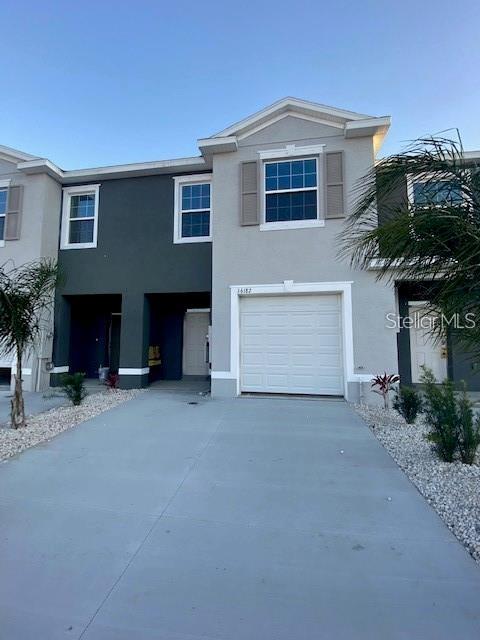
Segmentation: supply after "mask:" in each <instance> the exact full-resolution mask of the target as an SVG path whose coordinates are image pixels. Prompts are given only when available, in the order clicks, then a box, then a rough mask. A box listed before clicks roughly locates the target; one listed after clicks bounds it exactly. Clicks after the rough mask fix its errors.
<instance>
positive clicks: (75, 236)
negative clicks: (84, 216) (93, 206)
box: [68, 220, 93, 244]
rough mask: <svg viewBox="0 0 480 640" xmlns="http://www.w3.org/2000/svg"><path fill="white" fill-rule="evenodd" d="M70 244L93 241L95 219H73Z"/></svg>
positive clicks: (69, 238)
mask: <svg viewBox="0 0 480 640" xmlns="http://www.w3.org/2000/svg"><path fill="white" fill-rule="evenodd" d="M68 242H69V244H79V243H84V242H93V220H71V221H70V233H69V237H68Z"/></svg>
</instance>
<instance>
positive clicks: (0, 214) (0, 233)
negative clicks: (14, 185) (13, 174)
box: [0, 188, 8, 242]
mask: <svg viewBox="0 0 480 640" xmlns="http://www.w3.org/2000/svg"><path fill="white" fill-rule="evenodd" d="M7 195H8V189H7V188H5V189H3V188H2V189H0V242H1V241H3V239H4V237H5V216H6V215H7Z"/></svg>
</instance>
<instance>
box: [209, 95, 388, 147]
mask: <svg viewBox="0 0 480 640" xmlns="http://www.w3.org/2000/svg"><path fill="white" fill-rule="evenodd" d="M287 116H294V117H298V118H303V119H306V120H311V121H313V122H318V123H322V124H326V125H329V126H332V127H335V128H337V129H339V130H340V132H342V133H343V134H344V135H345V137H346V138H352V137H360V136H367V135H372V136H380V138H381V140H383V138H384V137H385V135H386V133H387V131H388V128H389V126H390V117H389V116H382V117H376V116H370V115H366V114H364V113H355V112H354V111H347V110H346V109H337V108H336V107H329V106H327V105H324V104H319V103H316V102H309V101H308V100H301V99H299V98H293V97H286V98H282V99H281V100H277V102H274V103H273V104H271V105H270V106H268V107H265V109H261V110H260V111H257V112H256V113H254V114H252V115H251V116H248V117H247V118H244V119H243V120H240V121H239V122H236V123H234V124H232V125H230V126H229V127H227V128H226V129H223V130H222V131H219V132H218V133H214V134H213V135H211V136H209V137H208V138H201V139H200V140H199V141H198V146H199V147H200V150H201V151H202V153H203V154H205V153H215V152H220V151H234V150H235V149H236V148H237V141H238V140H242V139H243V138H246V137H248V136H250V135H252V134H253V133H256V132H257V131H260V130H261V129H263V128H264V127H267V126H269V125H270V124H273V123H274V122H277V121H278V120H280V119H282V118H285V117H287ZM381 140H378V141H377V142H381Z"/></svg>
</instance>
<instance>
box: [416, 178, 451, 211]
mask: <svg viewBox="0 0 480 640" xmlns="http://www.w3.org/2000/svg"><path fill="white" fill-rule="evenodd" d="M411 183H412V186H411V199H412V200H413V204H415V205H416V206H419V207H426V206H432V205H433V206H435V205H437V206H442V205H450V206H452V205H453V206H455V205H457V204H461V203H462V202H463V194H462V190H461V188H460V186H459V185H458V184H456V183H455V182H454V181H452V180H435V179H431V180H419V181H416V180H415V179H412V180H411Z"/></svg>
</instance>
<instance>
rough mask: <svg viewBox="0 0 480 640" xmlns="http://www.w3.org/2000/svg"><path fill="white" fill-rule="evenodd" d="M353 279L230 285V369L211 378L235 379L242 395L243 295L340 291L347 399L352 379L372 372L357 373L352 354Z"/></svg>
mask: <svg viewBox="0 0 480 640" xmlns="http://www.w3.org/2000/svg"><path fill="white" fill-rule="evenodd" d="M352 284H353V282H352V281H345V282H293V281H292V280H285V281H284V282H283V283H277V284H250V285H249V284H246V285H231V286H230V371H212V374H211V375H212V378H213V379H216V380H219V379H225V380H236V383H237V395H239V394H240V298H242V297H250V296H264V295H295V294H322V293H337V294H339V295H340V296H341V313H342V350H343V365H344V392H345V397H346V398H348V383H349V382H365V381H370V380H371V379H372V378H373V375H371V374H369V373H362V374H358V373H355V368H354V353H353V313H352Z"/></svg>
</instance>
